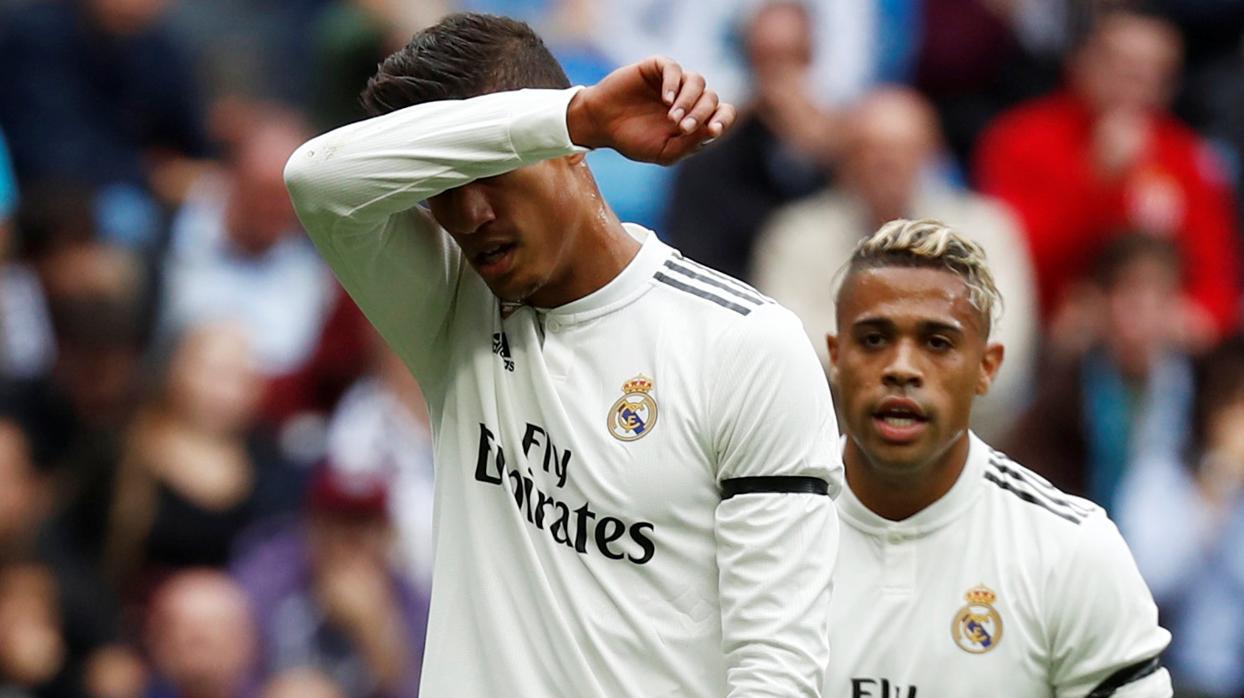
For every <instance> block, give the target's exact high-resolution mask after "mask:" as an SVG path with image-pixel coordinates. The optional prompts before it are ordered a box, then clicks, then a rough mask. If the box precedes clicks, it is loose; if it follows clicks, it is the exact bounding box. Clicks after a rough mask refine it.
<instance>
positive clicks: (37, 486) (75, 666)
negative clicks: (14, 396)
mask: <svg viewBox="0 0 1244 698" xmlns="http://www.w3.org/2000/svg"><path fill="white" fill-rule="evenodd" d="M48 484H49V483H48V480H47V478H46V477H45V476H43V475H41V474H40V473H38V472H37V471H36V470H35V467H34V464H33V463H32V462H31V459H30V450H29V446H28V445H27V442H26V438H25V436H24V434H23V433H22V432H21V430H20V429H19V428H18V427H17V425H15V424H14V423H12V422H7V421H0V568H3V567H4V566H5V565H6V564H9V565H15V566H16V567H14V569H19V568H21V569H26V570H27V571H29V570H37V571H38V575H44V574H47V575H48V576H49V577H50V580H48V582H47V584H46V585H44V584H43V582H40V584H39V588H40V589H44V590H45V591H46V592H47V593H49V594H52V593H53V592H54V594H53V596H54V601H55V604H54V606H55V608H54V610H55V613H50V611H49V612H48V613H44V614H43V615H40V616H39V617H40V618H44V619H45V620H46V621H47V622H49V623H51V622H53V621H55V622H56V623H57V627H56V629H55V630H56V634H57V642H58V643H59V645H60V650H59V654H61V655H63V656H62V660H63V661H61V665H60V667H59V669H58V672H57V673H58V678H57V681H56V682H55V683H56V688H57V689H58V690H62V691H63V690H68V689H69V688H70V686H72V685H73V682H74V681H76V678H75V676H76V673H77V672H78V671H79V668H80V667H81V666H82V663H83V662H88V661H89V662H92V663H94V662H95V661H96V658H95V655H94V654H93V653H96V651H97V650H99V649H100V648H102V647H105V646H106V645H107V644H108V643H111V642H114V641H115V640H116V639H117V637H118V636H119V633H120V627H119V626H120V618H119V617H118V615H117V608H116V604H115V601H114V600H113V598H112V596H111V594H110V593H109V591H108V589H107V587H106V586H105V585H104V584H103V580H101V579H100V578H99V575H98V574H96V573H95V570H94V568H93V566H92V565H90V564H88V560H87V559H86V558H85V557H84V556H82V555H81V553H80V552H79V551H78V550H77V547H76V546H75V545H74V543H73V541H72V540H70V539H69V538H68V537H67V536H66V535H65V532H64V531H63V526H62V524H61V522H60V521H59V520H57V519H56V518H55V517H53V516H52V511H51V506H50V505H51V497H50V492H49V487H48ZM18 579H19V580H21V579H24V580H26V581H25V582H23V583H22V585H20V588H21V589H24V590H27V591H29V590H30V589H32V588H33V587H31V586H30V584H29V583H30V582H31V581H32V579H34V581H38V580H39V579H42V577H41V576H38V578H37V579H35V578H31V577H29V575H24V573H23V575H19V576H18ZM0 586H2V585H0ZM41 593H43V592H41ZM4 603H5V602H4V601H0V605H3V604H4ZM25 608H26V611H29V610H31V609H30V608H29V607H25ZM24 613H25V612H23V615H21V618H24V619H26V620H29V619H30V618H32V616H29V615H25V614H24ZM0 615H3V613H2V612H0ZM23 622H25V621H23ZM0 625H4V621H3V620H0ZM21 625H22V624H21V623H18V626H19V627H17V628H10V630H11V631H12V632H14V633H23V632H25V631H24V630H22V629H21V627H20V626H21ZM5 627H8V626H5ZM25 641H26V640H25V639H23V638H20V637H10V638H8V639H7V640H6V639H0V645H3V644H4V643H5V642H16V643H18V647H15V648H14V652H17V653H18V654H19V655H20V656H28V655H27V651H26V650H20V645H21V643H22V642H25ZM0 652H2V650H0ZM101 658H102V655H101ZM10 659H12V660H13V661H19V659H20V657H18V658H13V657H11V658H10ZM102 661H103V663H107V659H106V658H102ZM0 663H3V662H0ZM0 673H5V672H3V671H0ZM19 673H21V672H19ZM0 695H3V694H2V693H0Z"/></svg>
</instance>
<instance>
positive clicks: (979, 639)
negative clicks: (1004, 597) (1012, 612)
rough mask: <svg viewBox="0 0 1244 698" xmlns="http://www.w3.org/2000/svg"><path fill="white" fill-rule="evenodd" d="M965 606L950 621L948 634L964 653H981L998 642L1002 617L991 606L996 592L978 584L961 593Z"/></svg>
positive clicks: (1000, 638) (995, 645) (995, 597)
mask: <svg viewBox="0 0 1244 698" xmlns="http://www.w3.org/2000/svg"><path fill="white" fill-rule="evenodd" d="M963 598H964V599H966V600H967V602H968V605H966V606H964V607H963V608H961V609H959V612H958V613H956V614H955V619H954V620H953V621H951V623H950V636H951V637H952V638H954V640H955V644H956V645H958V646H959V649H961V650H963V651H964V652H971V653H972V654H984V653H986V652H988V651H989V650H991V649H993V648H995V647H997V646H998V643H999V642H1002V616H1000V615H998V609H996V608H994V607H993V604H994V602H995V601H997V600H998V595H997V594H995V593H994V592H993V590H991V589H990V588H989V587H986V586H985V585H983V584H981V585H978V586H975V587H972V588H971V589H968V592H967V593H966V594H964V595H963Z"/></svg>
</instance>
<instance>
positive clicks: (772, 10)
mask: <svg viewBox="0 0 1244 698" xmlns="http://www.w3.org/2000/svg"><path fill="white" fill-rule="evenodd" d="M807 20H808V15H807V10H806V9H805V8H804V6H803V5H801V4H799V3H798V2H773V3H768V4H765V5H764V6H763V7H762V8H761V9H760V10H758V11H757V12H756V14H755V15H754V17H753V18H752V20H751V22H750V23H749V24H748V26H747V28H746V35H745V41H746V46H747V54H748V59H749V61H750V64H751V68H752V73H753V75H754V76H755V80H756V93H757V94H756V97H755V99H754V101H753V102H752V104H751V105H750V106H749V107H748V108H747V109H746V110H745V111H744V114H743V115H742V116H741V117H740V119H739V123H737V124H736V125H735V126H734V129H733V133H731V135H729V136H728V137H726V139H725V140H724V141H722V143H720V144H718V145H716V146H714V147H713V148H711V149H709V150H706V151H705V152H704V153H703V154H702V155H700V156H698V157H696V158H693V159H691V160H688V161H687V162H686V163H684V164H683V165H682V166H681V167H680V168H679V170H678V173H677V175H676V179H675V183H674V193H673V195H672V197H671V201H673V202H675V205H674V206H672V207H671V208H670V220H669V222H668V223H667V225H666V226H665V230H668V231H669V236H670V241H671V242H672V243H673V244H674V245H675V246H676V247H678V248H680V249H681V250H682V251H683V252H684V253H685V254H686V255H687V256H689V257H691V258H693V259H695V260H697V261H699V262H702V263H704V264H706V265H708V266H710V267H713V268H714V269H718V270H720V271H723V272H725V273H727V274H730V275H731V276H736V277H740V278H741V277H743V276H744V275H745V274H746V273H747V270H748V267H749V266H750V260H751V254H752V241H753V239H754V238H755V236H756V234H757V233H758V232H759V230H760V227H761V225H763V223H764V221H765V219H766V218H767V217H768V216H769V214H770V213H771V212H772V211H773V210H774V209H775V208H777V207H778V206H781V205H782V204H784V203H787V202H789V201H792V200H794V199H796V198H799V197H801V196H806V195H807V194H810V193H812V192H814V191H816V190H817V189H819V188H820V187H821V186H823V185H824V183H825V175H826V171H827V169H828V163H829V162H830V160H832V159H833V156H834V153H835V150H836V142H835V140H834V135H835V133H836V129H835V128H834V127H833V119H832V117H830V116H829V115H828V114H826V113H823V112H822V111H821V109H820V108H819V107H817V106H816V104H815V103H814V102H813V100H812V97H811V94H810V92H809V86H808V82H807V81H808V69H809V66H811V64H812V54H813V51H814V47H815V46H816V43H815V41H814V39H813V36H812V34H811V30H810V28H809V26H808V21H807Z"/></svg>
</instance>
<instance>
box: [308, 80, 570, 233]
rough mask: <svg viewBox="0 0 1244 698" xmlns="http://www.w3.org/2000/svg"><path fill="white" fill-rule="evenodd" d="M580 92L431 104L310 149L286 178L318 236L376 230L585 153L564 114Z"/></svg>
mask: <svg viewBox="0 0 1244 698" xmlns="http://www.w3.org/2000/svg"><path fill="white" fill-rule="evenodd" d="M575 91H576V90H574V89H568V90H519V91H513V92H499V93H494V94H488V95H483V96H480V97H475V98H472V99H467V100H450V101H440V102H428V103H425V104H419V105H416V106H413V107H408V108H406V109H401V110H398V111H396V112H393V113H391V114H386V115H383V116H378V117H375V118H372V119H367V120H364V121H359V122H356V123H353V124H349V125H346V126H343V127H341V128H338V129H336V130H334V131H330V132H328V133H326V134H324V135H321V136H318V137H316V138H314V139H312V140H310V141H308V142H307V143H305V144H303V146H302V147H300V148H299V149H298V150H297V151H296V152H295V153H294V155H293V156H292V157H291V158H290V160H289V163H288V164H287V165H286V169H285V180H286V184H287V186H288V187H289V190H290V195H291V198H292V199H293V201H294V206H295V208H296V209H297V210H298V214H299V217H300V218H301V219H302V220H303V223H304V224H306V225H307V227H308V228H309V229H310V230H309V232H311V233H312V234H313V235H314V234H315V233H316V232H317V230H318V229H320V228H322V227H325V226H329V225H331V226H332V227H334V228H335V227H339V226H346V227H351V228H352V227H357V226H368V225H370V226H376V225H378V224H379V223H380V222H382V221H384V220H385V219H386V218H388V217H389V216H391V215H393V214H396V213H398V212H401V211H405V210H408V209H410V208H413V207H414V206H415V205H417V204H418V203H419V202H420V201H423V200H425V199H428V198H431V197H433V196H435V195H437V194H439V193H441V192H443V191H446V190H448V189H452V188H454V187H458V186H461V185H463V184H466V183H468V182H471V181H473V180H475V179H479V178H482V177H492V176H496V175H499V174H503V173H505V172H509V171H511V170H514V169H517V168H519V167H523V166H524V165H528V164H532V163H534V162H538V161H540V160H544V159H548V158H552V157H558V156H562V155H569V154H571V153H574V152H577V151H580V150H582V149H581V148H578V147H577V146H575V145H574V144H573V143H571V141H570V137H569V134H568V132H567V126H566V107H567V103H568V102H569V101H570V99H571V97H572V96H573V95H574V93H575Z"/></svg>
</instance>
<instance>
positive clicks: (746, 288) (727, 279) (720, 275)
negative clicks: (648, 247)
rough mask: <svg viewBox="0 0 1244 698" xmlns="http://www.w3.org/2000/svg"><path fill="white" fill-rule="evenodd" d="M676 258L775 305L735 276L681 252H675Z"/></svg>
mask: <svg viewBox="0 0 1244 698" xmlns="http://www.w3.org/2000/svg"><path fill="white" fill-rule="evenodd" d="M674 258H675V259H677V260H678V261H679V262H682V263H683V264H686V265H687V266H688V267H690V268H692V269H695V270H696V271H699V272H701V273H703V274H707V275H709V276H712V277H714V278H716V279H717V280H718V281H721V282H722V283H726V284H729V285H731V286H733V287H734V288H736V289H738V290H740V291H743V292H744V293H749V294H751V295H753V296H755V297H757V298H759V299H760V300H761V301H763V302H765V303H773V302H775V301H774V300H773V299H772V298H770V297H768V296H766V295H765V294H763V293H761V292H760V291H757V290H756V288H755V287H753V286H750V285H748V284H746V283H744V282H742V281H740V280H738V279H736V278H734V277H733V276H730V275H729V274H727V273H725V272H721V271H717V270H716V269H714V268H712V267H707V266H704V265H703V264H700V263H699V262H697V261H695V260H694V259H691V258H690V257H684V256H683V255H682V253H681V252H678V251H675V252H674Z"/></svg>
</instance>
